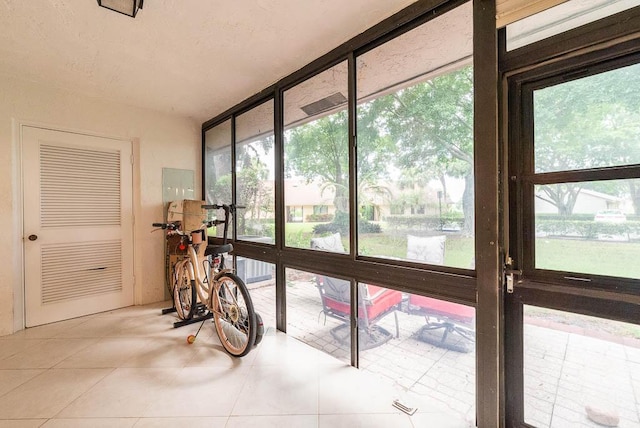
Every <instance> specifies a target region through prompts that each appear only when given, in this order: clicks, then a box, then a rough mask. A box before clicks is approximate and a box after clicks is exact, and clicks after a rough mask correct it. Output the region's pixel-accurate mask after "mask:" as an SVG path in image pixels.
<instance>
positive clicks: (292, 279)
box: [286, 269, 351, 364]
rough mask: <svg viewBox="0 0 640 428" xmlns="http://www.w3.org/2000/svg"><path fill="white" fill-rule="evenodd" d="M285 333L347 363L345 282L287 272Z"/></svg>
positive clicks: (348, 298) (347, 296) (348, 301)
mask: <svg viewBox="0 0 640 428" xmlns="http://www.w3.org/2000/svg"><path fill="white" fill-rule="evenodd" d="M286 281H287V334H288V335H290V336H293V337H295V338H297V339H299V340H301V341H303V342H304V343H306V344H308V345H310V346H313V347H314V348H316V349H319V350H321V351H324V352H326V353H328V354H330V355H332V356H334V357H336V358H338V359H340V360H343V361H345V362H346V363H347V364H351V336H350V330H351V329H350V327H349V325H350V322H349V314H350V305H351V293H350V285H349V281H345V280H342V279H337V278H332V277H328V276H325V275H316V274H313V273H309V272H304V271H299V270H294V269H287V270H286Z"/></svg>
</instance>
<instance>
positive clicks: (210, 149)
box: [204, 119, 233, 238]
mask: <svg viewBox="0 0 640 428" xmlns="http://www.w3.org/2000/svg"><path fill="white" fill-rule="evenodd" d="M231 139H232V136H231V120H230V119H229V120H227V121H225V122H222V123H221V124H219V125H217V126H214V127H213V128H211V129H209V130H207V131H206V132H205V134H204V159H205V171H204V188H205V201H206V202H207V204H231V203H232V202H233V197H232V194H231V193H232V191H233V183H232V174H231V172H232V171H231V166H232V163H231V159H232V158H231ZM208 215H209V216H210V217H211V218H218V219H220V220H223V219H224V215H223V214H222V210H210V211H209V214H208ZM214 229H215V230H214ZM222 235H223V228H222V226H220V227H218V228H212V230H210V231H209V236H218V237H222ZM228 237H229V238H231V237H233V221H231V223H230V224H229V232H228Z"/></svg>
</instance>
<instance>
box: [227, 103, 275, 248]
mask: <svg viewBox="0 0 640 428" xmlns="http://www.w3.org/2000/svg"><path fill="white" fill-rule="evenodd" d="M273 141H274V138H273V100H271V101H267V102H266V103H264V104H262V105H260V106H258V107H256V108H254V109H252V110H250V111H248V112H247V113H244V114H242V115H240V116H238V117H237V118H236V203H237V204H238V207H239V208H238V212H237V216H238V218H237V227H238V237H237V238H238V239H244V240H248V241H257V242H266V243H270V244H273V242H274V236H275V195H274V176H275V167H274V151H273Z"/></svg>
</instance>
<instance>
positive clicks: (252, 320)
mask: <svg viewBox="0 0 640 428" xmlns="http://www.w3.org/2000/svg"><path fill="white" fill-rule="evenodd" d="M215 280H216V281H217V282H218V288H217V292H216V293H215V294H214V296H212V297H214V298H213V302H212V303H213V309H214V310H213V323H214V324H215V327H216V333H218V337H219V338H220V342H221V343H222V346H223V347H224V349H225V350H226V351H227V352H228V353H229V354H231V355H233V356H234V357H242V356H245V355H247V353H249V351H251V349H252V348H253V346H254V343H255V340H256V331H257V328H258V326H257V322H256V313H255V311H254V309H253V302H252V301H251V296H250V295H249V289H248V288H247V286H246V285H245V283H244V282H243V281H242V280H241V279H240V278H239V277H238V276H237V275H235V274H233V273H230V272H223V273H220V274H219V275H218V276H216V279H215Z"/></svg>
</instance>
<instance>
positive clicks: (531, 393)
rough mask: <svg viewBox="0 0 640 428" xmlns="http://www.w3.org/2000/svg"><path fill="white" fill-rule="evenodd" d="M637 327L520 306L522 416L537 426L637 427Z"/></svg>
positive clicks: (639, 380)
mask: <svg viewBox="0 0 640 428" xmlns="http://www.w3.org/2000/svg"><path fill="white" fill-rule="evenodd" d="M636 397H640V326H638V325H635V324H628V323H623V322H618V321H612V320H607V319H602V318H596V317H591V316H585V315H577V314H573V313H569V312H561V311H556V310H552V309H544V308H538V307H535V306H524V415H525V422H526V423H528V424H531V425H534V426H536V427H558V428H560V427H573V426H576V427H577V426H580V427H598V426H602V425H604V426H620V427H640V419H639V417H638V415H640V401H638V400H637V399H636Z"/></svg>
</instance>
